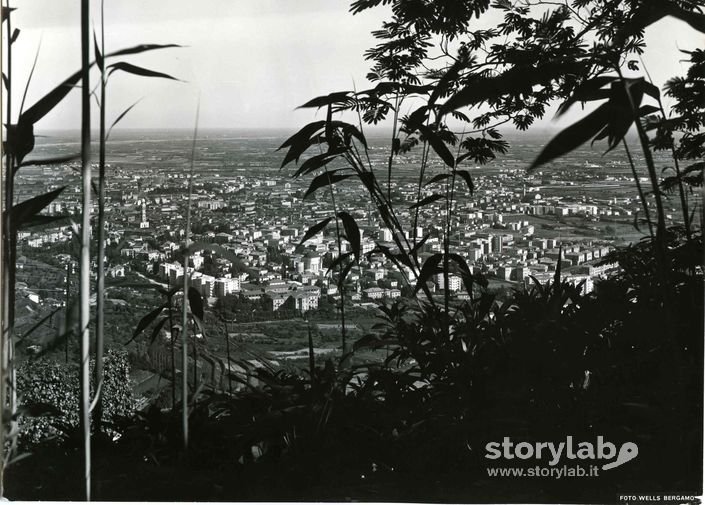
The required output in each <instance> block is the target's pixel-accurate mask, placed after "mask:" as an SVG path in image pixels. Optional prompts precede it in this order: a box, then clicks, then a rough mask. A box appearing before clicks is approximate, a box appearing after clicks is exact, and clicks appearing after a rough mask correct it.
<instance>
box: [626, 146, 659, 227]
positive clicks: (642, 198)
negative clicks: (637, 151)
mask: <svg viewBox="0 0 705 505" xmlns="http://www.w3.org/2000/svg"><path fill="white" fill-rule="evenodd" d="M622 145H624V152H625V153H627V160H628V161H629V167H630V168H631V170H632V177H634V182H635V183H636V189H637V192H638V193H639V200H640V201H641V206H642V207H643V208H644V214H645V215H646V222H647V223H648V225H649V236H650V237H651V238H652V239H653V238H654V225H653V223H652V222H651V213H650V212H649V206H648V205H647V203H646V196H645V195H644V190H643V189H642V187H641V182H639V174H637V173H636V165H635V164H634V159H633V158H632V153H631V151H630V150H629V146H628V145H627V141H626V140H625V139H622Z"/></svg>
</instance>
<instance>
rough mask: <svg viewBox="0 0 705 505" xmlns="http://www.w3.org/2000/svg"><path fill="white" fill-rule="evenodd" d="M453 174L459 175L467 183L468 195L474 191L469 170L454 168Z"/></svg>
mask: <svg viewBox="0 0 705 505" xmlns="http://www.w3.org/2000/svg"><path fill="white" fill-rule="evenodd" d="M453 172H454V173H455V175H459V176H460V177H461V178H462V179H463V180H464V181H465V184H467V186H468V189H469V190H470V196H472V194H473V193H474V192H475V184H473V182H472V176H471V175H470V172H468V171H467V170H454V171H453Z"/></svg>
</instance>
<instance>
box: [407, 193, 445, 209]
mask: <svg viewBox="0 0 705 505" xmlns="http://www.w3.org/2000/svg"><path fill="white" fill-rule="evenodd" d="M441 198H443V195H437V194H436V195H431V196H427V197H426V198H424V199H422V200H421V201H419V202H416V203H415V204H414V205H412V206H411V207H409V209H415V208H416V207H423V206H425V205H428V204H429V203H433V202H435V201H436V200H440V199H441Z"/></svg>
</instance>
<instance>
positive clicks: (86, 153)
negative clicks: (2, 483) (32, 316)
mask: <svg viewBox="0 0 705 505" xmlns="http://www.w3.org/2000/svg"><path fill="white" fill-rule="evenodd" d="M89 26H90V2H89V0H81V72H82V84H81V177H82V183H83V202H82V219H81V283H80V296H81V305H80V308H81V310H80V321H81V323H80V324H81V431H82V433H83V463H84V485H85V495H86V501H90V499H91V417H90V403H91V402H90V368H89V361H90V340H89V338H90V332H89V327H88V326H89V323H90V295H91V293H90V290H91V286H90V275H91V271H90V268H91V256H90V227H91V108H90V106H91V102H90V100H91V95H90V75H89V70H90V56H89V48H90V36H89Z"/></svg>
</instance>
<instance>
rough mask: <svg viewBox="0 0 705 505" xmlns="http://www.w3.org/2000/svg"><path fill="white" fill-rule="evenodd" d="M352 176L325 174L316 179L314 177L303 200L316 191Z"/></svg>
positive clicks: (333, 173)
mask: <svg viewBox="0 0 705 505" xmlns="http://www.w3.org/2000/svg"><path fill="white" fill-rule="evenodd" d="M352 176H353V174H336V173H335V172H326V173H324V174H321V175H319V176H317V177H314V179H313V180H312V181H311V185H310V186H309V188H308V190H307V191H306V194H305V195H304V199H306V198H307V197H309V196H310V195H312V194H313V193H314V192H315V191H316V190H317V189H320V188H324V187H326V186H329V185H332V184H336V183H338V182H340V181H344V180H345V179H348V178H350V177H352Z"/></svg>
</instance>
